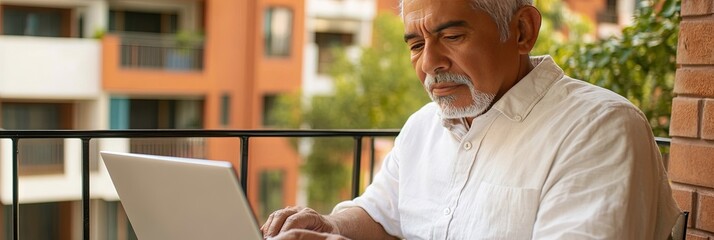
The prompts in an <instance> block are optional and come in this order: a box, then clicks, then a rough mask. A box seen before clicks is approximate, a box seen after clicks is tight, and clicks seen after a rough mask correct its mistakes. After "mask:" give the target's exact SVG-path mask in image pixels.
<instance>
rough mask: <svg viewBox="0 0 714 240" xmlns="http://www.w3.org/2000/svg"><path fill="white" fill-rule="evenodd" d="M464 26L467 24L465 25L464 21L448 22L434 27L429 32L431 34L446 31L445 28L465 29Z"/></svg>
mask: <svg viewBox="0 0 714 240" xmlns="http://www.w3.org/2000/svg"><path fill="white" fill-rule="evenodd" d="M466 25H468V24H466V21H462V20H457V21H448V22H445V23H442V24H439V26H436V27H435V28H434V29H432V30H431V32H432V33H438V32H441V31H443V30H444V29H447V28H452V27H465V26H466Z"/></svg>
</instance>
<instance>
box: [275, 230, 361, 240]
mask: <svg viewBox="0 0 714 240" xmlns="http://www.w3.org/2000/svg"><path fill="white" fill-rule="evenodd" d="M270 240H349V239H348V238H346V237H343V236H340V235H336V234H329V233H321V232H315V231H310V230H305V229H291V230H288V231H286V232H283V233H281V234H280V235H278V236H275V237H274V238H270Z"/></svg>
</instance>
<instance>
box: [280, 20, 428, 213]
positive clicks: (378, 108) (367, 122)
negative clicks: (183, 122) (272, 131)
mask: <svg viewBox="0 0 714 240" xmlns="http://www.w3.org/2000/svg"><path fill="white" fill-rule="evenodd" d="M403 32H404V27H403V25H402V22H401V20H400V19H399V17H397V16H395V15H379V16H378V17H377V18H376V19H375V21H374V33H373V35H374V39H373V44H372V45H371V47H368V48H364V49H362V52H361V55H360V56H359V57H358V58H356V59H355V58H354V57H350V56H349V55H348V54H347V52H346V51H345V50H344V49H335V55H336V56H337V57H336V60H335V61H334V62H333V63H332V65H331V68H330V75H331V76H332V78H333V79H334V84H335V88H334V94H332V95H327V96H314V97H312V98H311V99H308V101H307V102H308V104H306V105H303V104H301V100H300V99H303V97H302V96H301V95H300V94H297V95H293V96H286V97H283V98H281V99H279V100H278V104H277V106H278V107H277V108H276V112H275V116H277V117H276V120H278V121H279V124H280V125H281V126H285V127H292V128H297V127H309V128H312V129H350V128H354V129H371V128H380V129H387V128H401V127H402V125H404V123H405V122H406V120H407V118H408V117H409V115H411V114H412V113H414V112H415V111H416V110H418V109H419V108H420V107H421V106H423V105H424V104H426V103H427V102H428V101H429V98H428V97H427V94H426V92H425V90H424V88H423V87H422V85H421V84H420V83H419V80H418V78H417V77H416V74H415V73H414V69H413V68H412V66H411V62H410V60H409V57H408V56H409V50H408V48H407V47H406V46H405V43H404V40H403ZM353 144H354V142H353V140H352V139H334V138H318V139H314V142H313V148H312V150H311V152H310V154H309V155H308V156H307V161H306V162H305V164H304V165H303V168H302V173H303V174H306V175H307V176H308V177H309V179H311V180H310V183H309V186H308V201H309V204H310V206H311V207H313V208H315V209H316V210H318V211H320V212H329V211H330V209H331V208H332V207H333V206H334V204H335V203H337V202H338V201H339V200H340V196H339V193H343V196H341V197H343V198H344V197H347V196H345V195H344V194H347V193H348V190H349V183H350V178H349V176H350V174H349V171H350V169H351V168H352V166H351V161H348V160H351V159H352V158H351V157H352V151H353V150H352V147H353ZM336 193H337V194H336Z"/></svg>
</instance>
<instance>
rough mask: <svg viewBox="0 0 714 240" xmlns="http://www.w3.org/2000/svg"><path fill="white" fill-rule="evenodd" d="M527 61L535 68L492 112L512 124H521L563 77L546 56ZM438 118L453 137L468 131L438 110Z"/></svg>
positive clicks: (464, 126)
mask: <svg viewBox="0 0 714 240" xmlns="http://www.w3.org/2000/svg"><path fill="white" fill-rule="evenodd" d="M530 61H531V63H532V64H533V65H534V66H535V68H533V70H531V72H530V73H528V74H527V75H526V76H525V77H523V78H522V79H521V80H520V81H518V83H516V85H514V86H513V87H512V88H511V89H510V90H508V92H506V94H504V95H503V96H502V97H501V99H499V100H498V102H496V103H495V104H494V105H493V107H492V109H491V110H493V109H495V110H496V111H499V112H501V113H502V114H503V115H505V116H506V117H507V118H508V119H510V120H512V121H516V122H521V121H523V119H525V118H526V117H527V116H528V114H529V113H530V111H531V110H532V109H533V107H534V106H535V105H536V103H538V101H540V99H541V98H543V96H544V95H545V93H546V92H548V89H550V87H551V86H552V85H553V83H554V82H555V81H556V80H558V79H561V78H563V76H564V75H565V74H564V73H563V70H562V69H560V67H558V65H557V64H556V63H555V61H553V58H551V57H550V56H548V55H545V56H537V57H531V58H530ZM489 111H490V110H489ZM437 115H439V118H441V121H442V122H441V123H442V125H443V126H444V127H445V128H446V129H448V130H449V131H450V132H451V133H453V134H455V135H456V136H458V137H460V136H463V135H465V134H466V132H468V131H469V127H468V125H467V124H466V121H465V120H464V119H449V118H443V117H442V116H441V113H440V112H438V111H437Z"/></svg>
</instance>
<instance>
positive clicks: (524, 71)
mask: <svg viewBox="0 0 714 240" xmlns="http://www.w3.org/2000/svg"><path fill="white" fill-rule="evenodd" d="M534 68H535V66H533V63H532V62H531V59H530V56H528V55H521V57H520V59H519V61H518V74H517V75H516V80H515V81H513V83H512V84H510V86H506V88H505V90H503V91H501V92H500V93H498V94H496V97H495V98H493V101H492V102H491V104H490V105H489V106H488V108H486V109H485V110H484V111H483V112H482V113H479V114H478V115H476V117H466V118H464V120H465V122H466V127H467V128H471V123H472V122H473V121H474V119H475V118H477V117H479V116H481V115H483V114H484V113H486V112H488V111H489V110H491V107H493V105H494V104H496V102H498V100H500V99H501V97H502V96H503V95H505V94H506V92H508V90H511V88H513V86H515V85H516V84H518V82H520V81H521V79H523V78H524V77H526V76H527V75H528V74H529V73H531V71H533V69H534Z"/></svg>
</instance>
